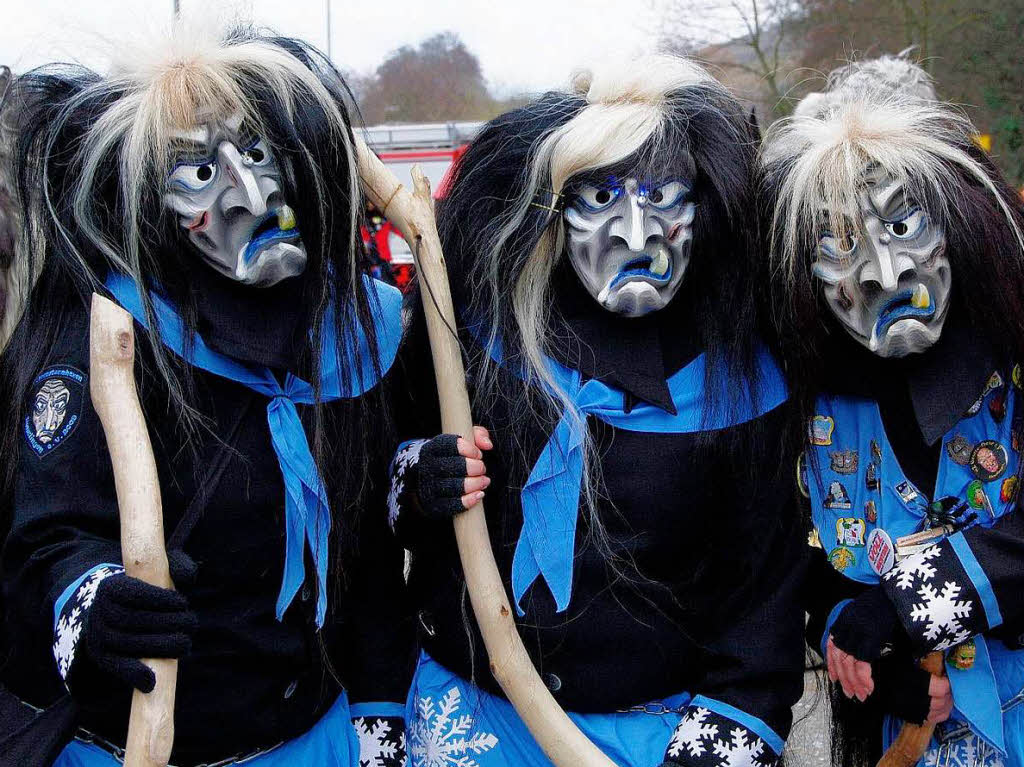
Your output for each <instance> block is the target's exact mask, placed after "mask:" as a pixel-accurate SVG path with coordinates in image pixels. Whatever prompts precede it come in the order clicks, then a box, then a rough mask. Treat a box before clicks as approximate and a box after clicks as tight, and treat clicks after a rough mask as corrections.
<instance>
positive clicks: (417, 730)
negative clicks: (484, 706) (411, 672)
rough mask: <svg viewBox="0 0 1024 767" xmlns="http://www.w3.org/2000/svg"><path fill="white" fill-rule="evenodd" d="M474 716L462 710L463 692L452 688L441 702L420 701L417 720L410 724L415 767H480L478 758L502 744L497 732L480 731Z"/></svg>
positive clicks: (417, 704) (410, 745) (429, 699)
mask: <svg viewBox="0 0 1024 767" xmlns="http://www.w3.org/2000/svg"><path fill="white" fill-rule="evenodd" d="M473 721H474V720H473V716H472V715H470V714H469V713H466V712H465V711H463V710H462V692H461V691H460V690H459V688H458V687H452V688H451V689H450V690H448V692H446V693H445V694H444V695H443V696H442V697H441V699H440V700H439V701H436V702H435V701H434V700H433V698H432V697H431V696H426V697H422V698H419V699H418V700H417V701H416V719H415V721H413V722H411V723H410V724H409V753H410V755H411V756H412V764H413V767H480V764H479V763H478V762H477V760H476V758H475V757H478V756H480V755H481V754H485V753H487V752H488V751H490V750H491V749H493V748H496V747H497V745H498V738H497V736H496V735H494V734H493V733H489V732H477V731H474V728H473Z"/></svg>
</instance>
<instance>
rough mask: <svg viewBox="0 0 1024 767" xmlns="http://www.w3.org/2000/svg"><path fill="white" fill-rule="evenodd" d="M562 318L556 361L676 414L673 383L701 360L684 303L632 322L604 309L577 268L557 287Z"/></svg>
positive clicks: (562, 271)
mask: <svg viewBox="0 0 1024 767" xmlns="http://www.w3.org/2000/svg"><path fill="white" fill-rule="evenodd" d="M552 290H553V292H554V303H555V307H556V312H557V314H556V316H555V317H554V318H553V321H552V326H553V333H552V338H551V339H550V346H551V354H552V356H553V357H554V358H555V359H556V360H557V361H558V362H560V363H562V364H563V365H566V366H568V367H571V368H573V369H575V370H578V371H580V373H581V374H582V375H583V377H584V379H591V378H593V379H596V380H598V381H601V382H602V383H605V384H608V385H609V386H612V387H614V388H616V389H618V390H619V391H621V392H623V393H624V394H625V395H626V402H625V403H624V404H625V409H626V410H627V411H628V410H630V409H631V408H632V404H633V403H635V402H636V401H643V402H647V403H649V404H651V405H654V406H656V407H659V408H661V409H662V410H665V411H666V412H668V413H672V414H673V415H675V412H676V409H675V404H674V403H673V402H672V393H671V392H670V391H669V388H668V381H667V379H668V378H670V377H671V376H672V375H673V374H674V373H675V372H676V371H678V370H679V369H680V368H682V367H683V366H684V365H685V364H686V363H688V362H690V361H691V360H692V359H693V358H694V357H696V356H697V353H698V349H697V343H696V340H695V338H694V333H693V332H692V331H691V330H690V328H691V327H692V325H691V323H689V322H688V321H687V319H686V317H685V316H684V314H685V312H684V311H683V310H682V308H681V306H680V305H678V302H673V304H670V305H669V306H668V307H666V308H665V309H662V310H661V311H658V312H654V313H652V314H649V315H647V316H645V317H635V318H628V317H622V316H620V315H617V314H614V313H612V312H609V311H607V310H606V309H604V308H602V307H601V306H600V305H598V303H597V302H596V301H595V300H594V298H593V297H592V296H591V295H590V294H589V293H587V291H586V289H585V288H584V287H583V286H582V285H581V284H580V281H579V279H578V278H577V277H576V274H575V272H574V271H573V269H572V266H571V265H569V264H565V263H564V262H563V265H562V266H561V267H560V268H559V270H558V272H557V273H556V275H555V277H554V281H553V284H552Z"/></svg>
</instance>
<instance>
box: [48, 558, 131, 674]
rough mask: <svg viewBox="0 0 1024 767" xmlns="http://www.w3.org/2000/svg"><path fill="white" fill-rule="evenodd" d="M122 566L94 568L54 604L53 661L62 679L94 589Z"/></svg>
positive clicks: (72, 657)
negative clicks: (55, 662)
mask: <svg viewBox="0 0 1024 767" xmlns="http://www.w3.org/2000/svg"><path fill="white" fill-rule="evenodd" d="M123 572H124V568H123V567H122V566H121V565H114V564H110V563H105V564H102V565H96V566H95V567H93V568H91V569H89V570H88V571H86V572H85V573H84V574H83V575H82V576H81V577H79V578H77V579H75V580H74V581H72V583H71V584H70V585H69V586H68V587H67V588H66V589H64V591H63V592H62V593H61V595H60V596H59V597H57V601H56V602H54V604H53V657H54V659H55V660H56V661H57V670H58V671H59V672H60V675H61V678H62V679H64V680H67V678H68V672H69V671H70V670H71V664H72V662H73V661H74V660H75V649H76V648H77V647H78V638H79V637H80V636H81V634H82V625H83V624H84V623H85V615H86V613H87V612H88V610H89V608H90V607H92V601H93V599H95V598H96V588H97V587H98V586H99V585H100V582H101V581H103V580H104V579H106V578H109V577H110V576H111V575H117V574H118V573H123Z"/></svg>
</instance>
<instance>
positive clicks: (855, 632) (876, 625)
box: [829, 586, 904, 663]
mask: <svg viewBox="0 0 1024 767" xmlns="http://www.w3.org/2000/svg"><path fill="white" fill-rule="evenodd" d="M829 633H830V634H831V636H832V641H833V642H834V643H835V646H836V647H838V648H839V649H840V650H842V651H843V652H845V653H848V654H850V655H852V656H853V657H854V658H856V659H857V660H862V661H865V662H867V663H871V662H872V661H875V660H878V658H880V657H881V655H882V649H883V648H884V647H885V646H886V645H887V644H891V643H892V642H893V641H895V640H897V639H900V638H902V635H903V634H904V632H903V630H902V626H901V625H900V617H899V614H897V612H896V608H895V607H894V606H893V603H892V602H891V601H890V600H889V597H888V596H886V594H885V592H884V591H883V590H882V587H881V586H872V587H871V588H869V589H867V590H865V591H864V593H863V594H861V595H860V596H859V597H857V598H856V599H854V600H853V601H852V602H851V603H850V604H848V605H847V606H846V607H844V608H843V611H842V612H841V613H839V617H838V618H836V621H835V623H833V624H832V630H831V631H830V632H829Z"/></svg>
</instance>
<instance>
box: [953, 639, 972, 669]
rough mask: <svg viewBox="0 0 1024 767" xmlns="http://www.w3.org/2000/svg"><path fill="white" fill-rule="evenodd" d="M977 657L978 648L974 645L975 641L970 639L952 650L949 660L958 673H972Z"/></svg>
mask: <svg viewBox="0 0 1024 767" xmlns="http://www.w3.org/2000/svg"><path fill="white" fill-rule="evenodd" d="M977 657H978V647H977V645H975V644H974V640H973V639H968V640H967V641H966V642H962V643H961V644H958V645H957V646H956V647H954V648H953V649H952V650H950V651H949V655H948V656H947V660H948V661H949V662H950V663H951V664H953V668H955V669H956V670H957V671H970V670H971V669H972V668H974V661H975V660H976V659H977Z"/></svg>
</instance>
